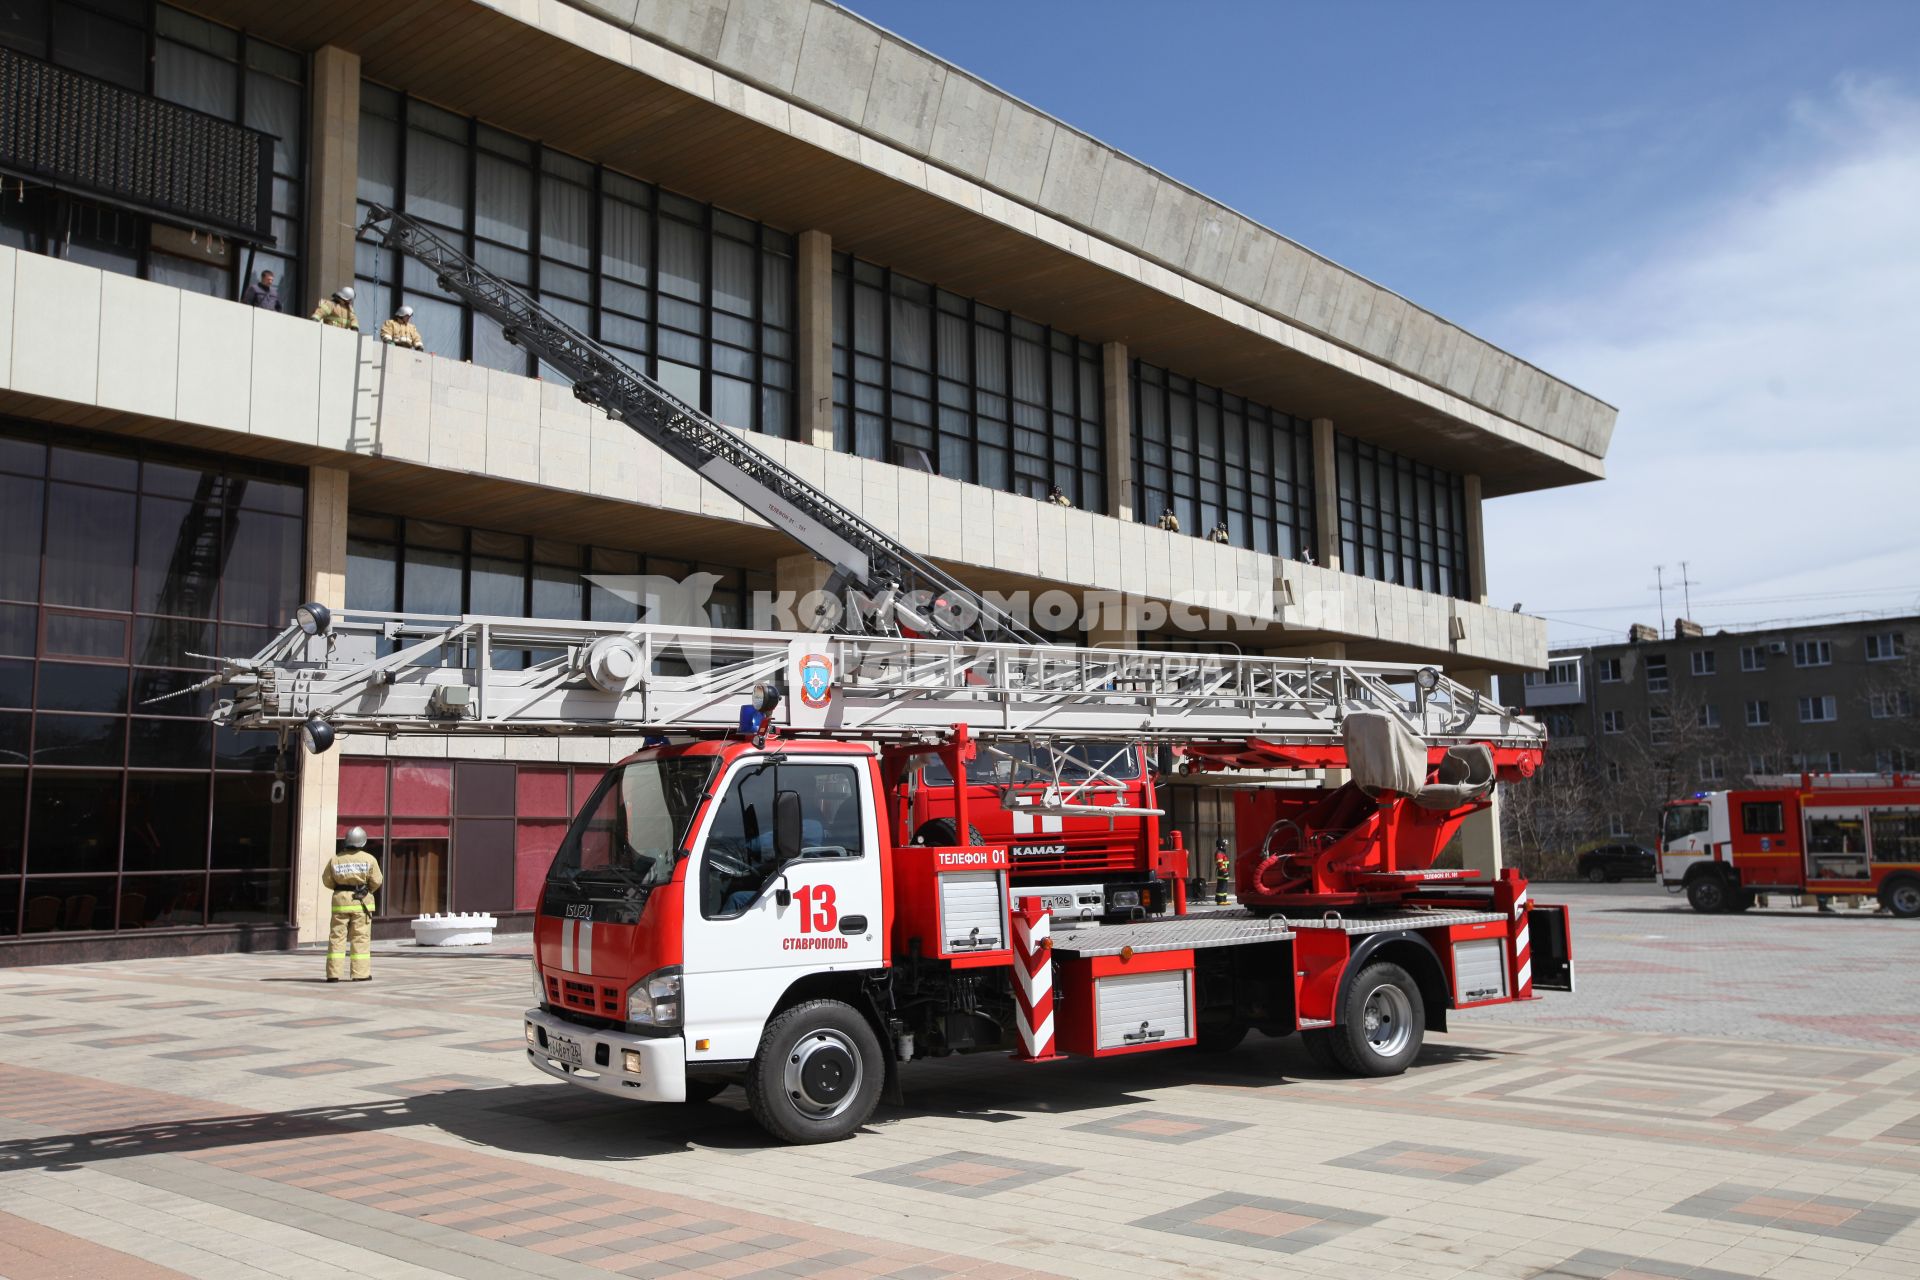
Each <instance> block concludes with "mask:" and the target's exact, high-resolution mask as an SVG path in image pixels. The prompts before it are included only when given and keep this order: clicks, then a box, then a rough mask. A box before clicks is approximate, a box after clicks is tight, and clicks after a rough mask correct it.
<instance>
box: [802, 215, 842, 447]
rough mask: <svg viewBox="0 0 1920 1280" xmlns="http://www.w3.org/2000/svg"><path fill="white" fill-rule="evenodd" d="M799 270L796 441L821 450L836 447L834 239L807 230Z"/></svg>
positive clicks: (821, 233)
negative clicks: (834, 406)
mask: <svg viewBox="0 0 1920 1280" xmlns="http://www.w3.org/2000/svg"><path fill="white" fill-rule="evenodd" d="M797 251H798V254H799V257H798V260H797V262H796V263H795V272H796V274H797V275H798V276H799V280H798V287H797V293H798V297H797V298H796V302H797V304H798V317H797V324H796V326H795V332H794V343H795V345H796V347H797V348H798V350H797V351H796V353H795V354H796V356H797V358H798V361H799V369H798V371H797V376H798V381H799V389H798V391H797V392H796V394H797V395H798V397H799V403H798V404H797V405H795V406H794V408H795V410H796V412H795V413H794V428H795V430H794V438H795V439H796V440H799V441H800V442H801V443H802V444H810V445H813V446H814V447H815V448H817V449H831V448H833V238H832V237H831V236H829V235H828V234H827V233H826V232H824V231H802V232H801V233H800V239H799V243H798V245H797Z"/></svg>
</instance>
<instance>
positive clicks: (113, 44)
mask: <svg viewBox="0 0 1920 1280" xmlns="http://www.w3.org/2000/svg"><path fill="white" fill-rule="evenodd" d="M0 45H6V46H8V47H9V48H13V49H17V50H19V51H20V52H22V53H25V54H27V55H28V56H30V57H35V58H41V59H44V60H46V61H48V62H51V63H53V64H54V65H56V66H60V67H65V68H67V69H68V70H71V71H77V72H80V73H81V74H83V75H89V76H93V77H95V78H97V79H101V80H106V81H109V82H111V83H113V84H116V85H119V86H120V87H121V88H123V89H131V90H133V91H134V92H136V93H151V94H153V95H154V96H155V97H158V98H163V99H165V100H166V101H168V102H173V103H177V104H179V105H181V106H185V107H191V108H193V109H194V110H196V111H204V112H206V113H207V114H208V115H213V116H218V117H219V118H220V119H222V120H227V121H231V122H233V123H236V124H242V125H245V126H247V127H248V128H252V129H259V130H261V131H262V132H265V133H268V134H271V135H273V137H274V148H273V233H274V240H275V243H274V244H273V245H272V246H271V247H268V248H261V249H258V250H256V251H254V254H253V258H254V270H255V271H256V272H258V271H272V272H274V273H275V274H276V275H277V276H278V277H279V278H280V291H281V297H282V299H283V300H284V305H285V307H286V309H287V310H288V311H290V312H291V311H293V310H294V309H295V307H296V306H297V305H298V300H299V299H300V298H301V297H302V296H303V292H302V291H303V289H304V287H305V286H304V284H303V282H302V281H301V280H300V255H301V249H302V245H301V206H302V203H303V200H304V189H305V174H306V156H305V152H304V139H305V136H306V97H307V88H306V86H307V60H306V56H305V55H304V54H300V53H296V52H294V51H293V50H290V49H283V48H281V47H280V46H278V45H274V44H269V43H267V42H266V41H264V40H258V39H255V38H254V37H252V36H250V35H247V34H246V33H244V32H241V31H236V30H234V29H233V28H231V27H224V26H221V25H219V24H217V23H213V22H208V21H206V20H205V19H204V18H199V17H195V16H193V15H191V14H188V13H184V12H182V11H181V10H178V9H173V8H169V7H168V6H166V5H155V4H152V3H151V2H150V0H4V2H0ZM149 48H151V57H150V56H149ZM162 226H163V224H159V223H156V222H155V221H154V220H153V219H151V218H148V217H146V216H145V215H143V214H137V213H131V212H128V211H126V210H122V209H116V208H113V207H111V206H109V205H105V204H101V203H98V202H96V201H93V200H90V199H87V198H86V197H84V196H81V195H77V194H73V193H70V192H60V191H54V190H51V189H48V188H45V187H36V186H33V185H31V184H29V185H28V187H27V188H26V189H25V190H24V191H18V192H16V193H14V195H13V196H11V197H10V198H8V199H6V200H4V201H0V244H6V245H11V246H13V247H14V248H19V249H26V250H28V251H29V252H33V253H51V254H55V255H57V256H60V257H64V258H70V259H72V260H73V261H75V262H80V263H84V264H85V265H87V266H90V267H99V268H101V269H102V270H106V271H116V272H120V273H121V274H123V275H137V276H144V277H146V278H147V279H150V280H157V281H159V282H160V283H162V284H170V285H173V286H175V287H177V288H182V289H192V290H194V291H196V292H199V293H206V294H211V295H213V296H214V297H219V298H237V297H239V296H240V290H241V289H242V288H243V287H244V286H245V284H246V280H245V278H244V273H245V271H246V269H247V262H248V248H247V246H245V245H239V244H236V243H234V242H232V241H222V240H209V239H208V237H207V236H206V235H205V234H204V233H199V234H196V233H194V232H193V231H192V230H191V229H189V228H173V227H170V226H165V227H164V228H163V229H164V232H165V234H164V236H163V238H160V239H156V237H155V235H154V231H155V228H156V227H162ZM306 305H307V306H308V307H309V308H311V306H312V305H313V304H312V302H311V301H309V302H307V303H306Z"/></svg>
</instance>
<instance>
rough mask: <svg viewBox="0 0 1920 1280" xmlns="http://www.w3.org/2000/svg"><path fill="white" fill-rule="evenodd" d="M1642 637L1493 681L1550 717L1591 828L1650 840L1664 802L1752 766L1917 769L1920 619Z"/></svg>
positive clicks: (1555, 754) (1686, 630) (1715, 786)
mask: <svg viewBox="0 0 1920 1280" xmlns="http://www.w3.org/2000/svg"><path fill="white" fill-rule="evenodd" d="M1639 633H1640V638H1639V639H1637V640H1634V641H1631V642H1629V643H1625V644H1607V645H1595V646H1592V647H1590V648H1583V649H1566V650H1561V651H1556V652H1554V653H1552V654H1550V655H1549V656H1548V658H1547V664H1546V667H1545V669H1544V670H1540V671H1529V672H1526V673H1525V674H1524V675H1519V676H1508V677H1506V678H1504V679H1503V680H1502V681H1501V695H1502V697H1503V698H1504V699H1505V700H1506V701H1507V702H1509V703H1511V704H1512V705H1515V706H1524V707H1525V708H1526V709H1527V711H1528V712H1530V713H1531V714H1533V715H1535V716H1537V717H1539V718H1540V719H1541V720H1542V721H1543V722H1544V723H1545V724H1546V726H1547V731H1548V733H1549V734H1550V735H1551V737H1550V744H1549V747H1548V763H1549V767H1550V768H1558V767H1573V768H1577V769H1580V770H1583V771H1585V773H1586V774H1587V775H1588V777H1589V778H1590V780H1591V783H1592V785H1591V789H1590V794H1591V795H1592V796H1593V797H1594V800H1593V808H1594V813H1593V814H1592V815H1591V816H1590V824H1589V825H1590V826H1591V827H1592V828H1593V829H1592V830H1591V831H1590V832H1589V834H1590V835H1591V836H1594V837H1598V836H1601V835H1607V836H1612V837H1616V838H1620V837H1624V838H1631V839H1634V840H1638V841H1640V842H1642V843H1645V844H1648V845H1651V844H1652V842H1653V840H1654V838H1655V835H1656V832H1655V826H1654V822H1655V814H1654V808H1655V806H1657V805H1658V804H1659V803H1660V802H1662V801H1664V800H1667V799H1671V798H1673V797H1674V796H1679V795H1685V794H1688V793H1690V792H1693V791H1695V790H1721V789H1725V788H1729V787H1739V786H1743V785H1746V783H1747V780H1748V779H1749V778H1751V777H1752V776H1753V775H1755V774H1778V773H1798V772H1802V771H1805V772H1813V773H1845V772H1850V773H1891V772H1910V771H1912V770H1915V769H1920V722H1917V721H1915V719H1914V716H1913V706H1914V701H1915V700H1916V698H1920V665H1916V663H1915V660H1914V658H1912V657H1910V656H1909V655H1908V650H1907V640H1908V637H1910V636H1920V617H1904V618H1876V619H1871V620H1865V621H1856V622H1839V623H1831V624H1822V625H1806V626H1785V627H1772V628H1767V629H1764V630H1757V631H1719V632H1715V633H1713V634H1711V635H1709V634H1706V633H1704V632H1702V631H1701V629H1700V628H1698V627H1694V626H1692V625H1691V624H1687V623H1682V624H1679V625H1678V626H1677V627H1676V628H1675V633H1674V634H1673V635H1672V636H1671V637H1667V638H1663V637H1662V636H1661V635H1660V633H1659V632H1658V631H1656V630H1654V629H1653V628H1651V627H1646V628H1640V629H1639ZM1563 761H1570V762H1571V764H1570V766H1569V765H1567V764H1563ZM1583 794H1584V793H1583Z"/></svg>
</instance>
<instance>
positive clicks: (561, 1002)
mask: <svg viewBox="0 0 1920 1280" xmlns="http://www.w3.org/2000/svg"><path fill="white" fill-rule="evenodd" d="M547 1001H548V1003H550V1004H554V1005H557V1006H559V1007H560V1008H562V1009H578V1010H579V1011H580V1012H582V1013H591V1014H595V1015H598V1016H600V1017H603V1018H616V1019H617V1018H619V1017H620V1016H621V1014H622V1013H624V1012H625V1010H623V1009H622V1008H621V1005H620V988H618V987H614V986H608V985H607V984H605V983H599V982H583V981H581V980H580V979H578V978H561V977H554V976H551V975H549V976H548V978H547Z"/></svg>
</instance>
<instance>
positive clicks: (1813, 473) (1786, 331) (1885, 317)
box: [1486, 81, 1920, 642]
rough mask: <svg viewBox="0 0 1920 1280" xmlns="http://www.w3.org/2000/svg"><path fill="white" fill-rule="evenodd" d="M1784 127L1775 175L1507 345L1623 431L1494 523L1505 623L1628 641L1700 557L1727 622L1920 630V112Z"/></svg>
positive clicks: (1840, 94)
mask: <svg viewBox="0 0 1920 1280" xmlns="http://www.w3.org/2000/svg"><path fill="white" fill-rule="evenodd" d="M1786 119H1787V122H1788V123H1787V125H1786V126H1785V131H1784V132H1783V134H1782V136H1781V137H1780V138H1779V139H1777V140H1776V141H1775V144H1774V145H1773V146H1772V147H1771V148H1770V150H1771V151H1772V152H1773V153H1774V154H1776V155H1778V156H1779V157H1781V159H1779V160H1778V161H1777V162H1776V163H1775V164H1774V166H1773V169H1772V171H1771V172H1770V173H1769V174H1767V175H1766V176H1765V177H1764V178H1762V179H1759V180H1756V181H1754V182H1752V183H1750V184H1749V185H1748V186H1746V187H1745V188H1743V189H1742V190H1740V191H1737V192H1735V193H1732V194H1730V195H1729V196H1727V197H1726V198H1725V199H1723V200H1721V201H1720V202H1718V203H1717V204H1716V205H1715V206H1713V207H1711V208H1709V209H1708V210H1707V211H1706V212H1704V213H1703V214H1702V215H1700V216H1699V218H1698V219H1697V221H1696V223H1695V225H1693V226H1691V227H1689V228H1688V229H1687V230H1685V231H1684V232H1682V233H1679V234H1676V235H1674V236H1672V237H1670V238H1668V239H1666V240H1665V241H1663V242H1657V243H1653V244H1651V245H1643V246H1641V247H1640V248H1639V250H1638V251H1637V253H1636V254H1635V255H1634V256H1633V257H1632V258H1631V259H1630V261H1632V262H1633V263H1634V264H1635V265H1633V266H1632V267H1631V268H1630V269H1629V270H1628V271H1626V272H1625V273H1624V274H1623V275H1620V276H1619V277H1617V278H1616V279H1614V280H1612V281H1610V282H1605V283H1602V284H1600V285H1599V286H1597V287H1594V288H1591V289H1589V290H1587V291H1586V292H1585V293H1584V294H1582V295H1579V296H1568V297H1560V298H1556V299H1550V300H1536V301H1534V302H1532V303H1530V304H1528V305H1526V306H1525V307H1522V308H1520V309H1518V310H1517V311H1516V312H1515V313H1514V314H1513V315H1512V316H1510V317H1509V318H1508V320H1507V322H1506V323H1505V324H1504V325H1503V326H1502V328H1503V330H1504V332H1505V333H1506V334H1507V335H1509V336H1510V337H1511V340H1512V346H1513V349H1515V350H1519V351H1522V352H1525V353H1527V354H1528V356H1529V357H1530V358H1533V359H1537V361H1538V363H1539V364H1540V366H1541V367H1542V368H1545V369H1548V370H1551V371H1552V372H1554V373H1555V374H1557V375H1559V376H1561V377H1564V378H1566V379H1568V380H1569V381H1571V382H1573V383H1574V384H1575V385H1576V386H1580V387H1583V388H1585V389H1586V390H1588V391H1591V392H1592V393H1593V394H1595V395H1598V396H1600V397H1601V398H1602V399H1604V400H1607V401H1608V402H1610V403H1612V404H1616V405H1618V406H1619V408H1620V419H1619V424H1618V427H1617V428H1616V430H1615V433H1614V438H1613V447H1612V449H1611V451H1610V453H1609V457H1608V460H1607V469H1608V473H1609V477H1610V478H1609V479H1608V480H1606V481H1604V482H1602V483H1599V484H1592V485H1585V486H1579V487H1576V488H1569V489H1559V490H1552V491H1549V492H1546V493H1539V494H1530V495H1525V496H1521V497H1515V498H1503V499H1500V500H1498V501H1495V502H1493V503H1490V504H1489V505H1488V507H1487V511H1486V519H1487V545H1488V553H1489V558H1490V563H1489V566H1488V574H1489V578H1490V580H1491V585H1492V590H1493V593H1494V594H1493V598H1494V600H1495V601H1496V602H1497V603H1510V602H1512V601H1515V600H1519V601H1522V602H1524V604H1525V606H1526V608H1527V610H1528V612H1535V613H1544V614H1549V615H1555V616H1559V617H1564V618H1567V619H1570V620H1573V621H1577V622H1580V623H1585V624H1588V625H1589V626H1591V627H1598V628H1603V629H1604V630H1606V631H1610V632H1613V633H1615V635H1616V637H1618V638H1624V632H1625V629H1626V627H1627V625H1628V623H1630V622H1636V621H1641V622H1654V621H1656V617H1655V609H1654V604H1653V592H1652V590H1651V588H1652V586H1653V581H1654V569H1653V566H1654V565H1656V564H1666V565H1669V566H1676V564H1677V562H1678V561H1680V560H1686V561H1688V562H1689V565H1690V576H1691V577H1693V578H1694V579H1696V580H1698V581H1699V582H1700V583H1702V584H1703V586H1702V587H1701V588H1697V589H1695V591H1694V593H1693V601H1694V603H1693V611H1694V614H1695V616H1696V617H1697V618H1698V619H1699V620H1701V621H1703V622H1705V623H1707V624H1708V625H1710V626H1732V625H1735V624H1739V623H1743V622H1749V621H1756V620H1761V619H1774V618H1783V617H1794V616H1803V615H1811V614H1824V613H1837V612H1841V611H1850V610H1875V611H1879V610H1888V609H1908V610H1915V611H1920V101H1917V100H1915V99H1913V98H1911V97H1907V96H1904V95H1902V94H1901V93H1899V92H1898V91H1896V90H1894V89H1893V88H1891V87H1889V86H1888V85H1886V84H1883V83H1870V82H1860V81H1842V82H1841V83H1840V84H1839V85H1837V86H1836V88H1835V90H1834V92H1833V94H1832V95H1831V96H1830V97H1829V98H1826V99H1824V100H1821V101H1803V102H1796V103H1792V104H1788V109H1787V112H1786ZM1786 157H1792V158H1790V159H1788V158H1786ZM1609 258H1610V259H1613V260H1618V258H1617V256H1616V255H1615V254H1609ZM1672 571H1673V572H1677V567H1676V568H1675V569H1674V570H1672ZM1896 589H1897V590H1896ZM1676 599H1677V597H1676V596H1675V595H1674V594H1672V593H1669V602H1668V617H1669V618H1671V617H1672V616H1674V615H1675V614H1676V613H1677V612H1678V611H1679V610H1678V607H1677V604H1676ZM1745 602H1754V603H1745ZM1622 605H1625V606H1630V607H1626V608H1614V607H1613V606H1622ZM1595 610H1599V611H1595ZM1576 611H1577V612H1576ZM1553 638H1554V640H1555V641H1556V642H1563V641H1577V640H1582V639H1585V640H1600V639H1605V638H1606V637H1605V636H1603V635H1601V634H1600V633H1599V632H1596V631H1593V630H1587V629H1584V628H1581V627H1576V626H1571V625H1555V626H1554V627H1553Z"/></svg>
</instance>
